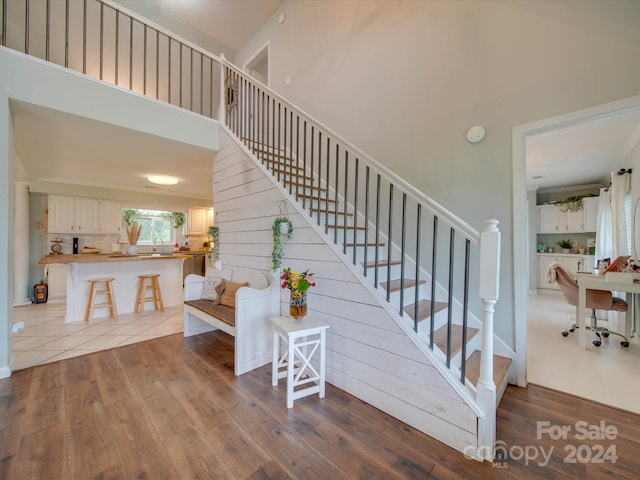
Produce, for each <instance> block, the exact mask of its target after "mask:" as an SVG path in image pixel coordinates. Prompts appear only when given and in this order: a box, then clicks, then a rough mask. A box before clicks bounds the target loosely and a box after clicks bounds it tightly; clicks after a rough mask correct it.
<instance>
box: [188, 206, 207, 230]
mask: <svg viewBox="0 0 640 480" xmlns="http://www.w3.org/2000/svg"><path fill="white" fill-rule="evenodd" d="M207 210H208V209H207V208H189V209H188V215H187V235H200V236H204V235H206V234H207V227H208V225H207Z"/></svg>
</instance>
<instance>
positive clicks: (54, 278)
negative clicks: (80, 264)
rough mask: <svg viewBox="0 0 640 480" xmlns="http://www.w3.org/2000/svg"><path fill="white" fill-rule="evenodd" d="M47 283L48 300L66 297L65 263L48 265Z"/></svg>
mask: <svg viewBox="0 0 640 480" xmlns="http://www.w3.org/2000/svg"><path fill="white" fill-rule="evenodd" d="M47 271H48V273H47V284H48V285H49V301H50V302H54V303H55V301H56V300H64V299H66V298H67V265H66V264H64V263H52V264H50V265H49V266H48V270H47Z"/></svg>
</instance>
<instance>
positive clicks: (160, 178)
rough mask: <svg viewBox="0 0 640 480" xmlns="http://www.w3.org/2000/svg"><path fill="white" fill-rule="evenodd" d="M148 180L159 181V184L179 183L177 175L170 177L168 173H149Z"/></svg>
mask: <svg viewBox="0 0 640 480" xmlns="http://www.w3.org/2000/svg"><path fill="white" fill-rule="evenodd" d="M147 180H149V181H150V182H151V183H157V184H158V185H175V184H176V183H178V179H177V178H176V177H170V176H168V175H149V176H148V177H147Z"/></svg>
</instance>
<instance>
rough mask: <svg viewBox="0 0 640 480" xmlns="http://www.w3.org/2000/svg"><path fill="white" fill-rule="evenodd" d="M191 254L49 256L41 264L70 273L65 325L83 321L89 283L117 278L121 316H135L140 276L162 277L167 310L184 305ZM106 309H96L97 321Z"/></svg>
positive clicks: (118, 305)
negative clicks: (184, 271) (185, 266)
mask: <svg viewBox="0 0 640 480" xmlns="http://www.w3.org/2000/svg"><path fill="white" fill-rule="evenodd" d="M187 258H191V257H190V256H189V255H182V254H172V255H133V256H128V255H100V254H76V255H47V256H46V257H43V258H42V259H41V260H40V262H39V263H40V264H41V265H47V264H54V263H58V264H59V263H64V264H67V265H68V273H67V315H66V318H65V322H66V323H68V322H80V321H83V320H84V317H85V312H86V308H87V302H88V299H89V289H90V286H89V280H91V279H96V278H105V277H110V278H114V279H115V280H114V282H113V288H114V293H115V298H116V305H117V310H118V313H119V314H127V313H133V311H134V308H135V303H136V292H137V288H138V275H152V274H159V275H160V289H161V291H162V298H163V301H164V305H165V307H172V306H181V305H182V302H183V288H182V264H183V262H184V260H185V259H187ZM108 315H109V311H108V309H106V308H103V309H96V310H95V318H101V317H106V316H108Z"/></svg>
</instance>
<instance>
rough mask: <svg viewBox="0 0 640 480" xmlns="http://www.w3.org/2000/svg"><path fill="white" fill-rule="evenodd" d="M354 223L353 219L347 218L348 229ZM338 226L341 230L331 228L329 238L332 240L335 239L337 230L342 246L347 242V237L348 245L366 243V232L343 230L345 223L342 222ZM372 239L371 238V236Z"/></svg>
mask: <svg viewBox="0 0 640 480" xmlns="http://www.w3.org/2000/svg"><path fill="white" fill-rule="evenodd" d="M340 219H344V217H339V220H340ZM330 220H331V222H333V219H330ZM352 223H353V217H347V227H348V226H349V225H350V224H352ZM338 225H340V228H337V229H334V228H330V229H329V237H330V238H331V239H333V235H334V231H336V230H337V237H338V243H340V244H342V243H344V242H345V237H346V242H347V243H364V237H365V231H364V230H354V229H349V228H347V229H346V230H345V229H343V228H341V227H342V225H343V223H342V221H340V222H339V223H338ZM369 237H371V236H369ZM368 240H369V243H371V241H372V240H371V238H369V239H368Z"/></svg>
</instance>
